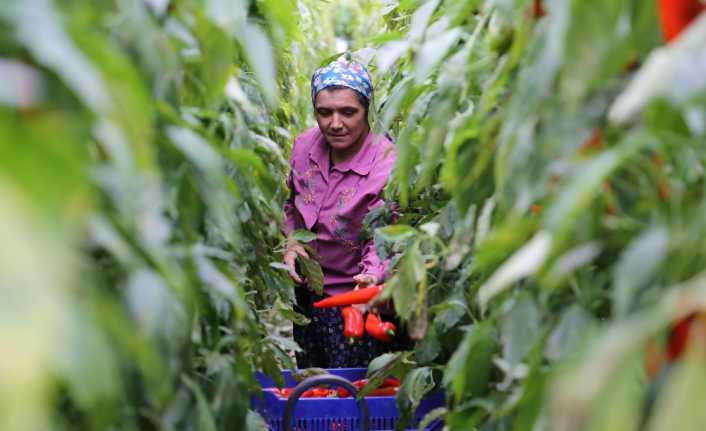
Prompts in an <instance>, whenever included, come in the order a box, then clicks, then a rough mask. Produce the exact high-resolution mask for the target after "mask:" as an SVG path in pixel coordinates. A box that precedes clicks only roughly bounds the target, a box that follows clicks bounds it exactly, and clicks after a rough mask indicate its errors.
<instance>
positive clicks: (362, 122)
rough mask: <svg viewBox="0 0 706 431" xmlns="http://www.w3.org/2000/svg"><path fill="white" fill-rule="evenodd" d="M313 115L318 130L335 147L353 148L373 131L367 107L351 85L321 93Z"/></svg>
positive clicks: (340, 148)
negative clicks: (360, 100)
mask: <svg viewBox="0 0 706 431" xmlns="http://www.w3.org/2000/svg"><path fill="white" fill-rule="evenodd" d="M314 114H315V115H316V122H317V123H319V129H321V132H322V133H323V134H324V136H325V137H326V141H327V142H328V144H329V145H330V146H331V147H332V148H333V149H334V150H338V151H346V150H348V149H351V148H354V147H355V145H356V144H357V143H359V142H360V141H362V140H363V139H365V137H366V136H367V135H368V131H369V130H370V127H369V126H368V118H367V115H366V114H367V113H366V111H365V107H363V105H361V104H360V102H359V101H358V97H357V96H356V93H355V91H354V90H351V89H349V88H345V89H325V90H322V91H321V92H319V94H318V95H317V96H316V100H315V102H314Z"/></svg>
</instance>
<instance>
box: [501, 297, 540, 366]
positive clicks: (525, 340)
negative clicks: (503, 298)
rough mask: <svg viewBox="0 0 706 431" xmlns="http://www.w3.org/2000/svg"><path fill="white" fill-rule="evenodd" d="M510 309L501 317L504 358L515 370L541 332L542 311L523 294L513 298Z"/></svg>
mask: <svg viewBox="0 0 706 431" xmlns="http://www.w3.org/2000/svg"><path fill="white" fill-rule="evenodd" d="M507 305H509V307H508V311H507V312H506V313H504V315H503V316H502V317H501V322H500V324H501V334H500V337H501V340H502V346H503V359H504V360H505V361H506V362H507V364H508V365H509V366H510V370H514V369H515V368H516V367H517V366H518V365H520V363H521V362H522V360H523V359H524V357H525V355H526V354H527V353H528V352H529V351H530V349H531V348H532V346H533V344H534V343H535V341H536V337H537V336H538V335H539V334H540V333H541V326H540V324H541V321H540V311H539V309H538V307H537V305H536V304H535V302H534V301H533V300H532V299H531V298H530V297H528V296H526V295H523V296H521V297H520V298H517V299H511V300H510V301H509V303H508V304H507Z"/></svg>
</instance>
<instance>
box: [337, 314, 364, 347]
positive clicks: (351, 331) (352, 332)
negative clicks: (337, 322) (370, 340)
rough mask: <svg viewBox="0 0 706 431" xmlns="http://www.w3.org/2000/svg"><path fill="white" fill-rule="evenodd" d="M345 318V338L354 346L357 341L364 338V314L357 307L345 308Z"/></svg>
mask: <svg viewBox="0 0 706 431" xmlns="http://www.w3.org/2000/svg"><path fill="white" fill-rule="evenodd" d="M341 315H342V316H343V336H344V337H346V339H348V342H349V343H351V344H353V343H354V342H355V340H356V339H360V338H363V334H364V331H365V324H364V318H363V312H362V311H360V310H359V309H357V308H355V307H351V306H348V307H345V308H343V309H342V310H341Z"/></svg>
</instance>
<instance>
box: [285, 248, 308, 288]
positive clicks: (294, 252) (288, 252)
mask: <svg viewBox="0 0 706 431" xmlns="http://www.w3.org/2000/svg"><path fill="white" fill-rule="evenodd" d="M297 256H303V257H306V258H308V257H309V253H307V252H306V250H305V249H304V246H303V245H301V243H300V242H299V241H297V240H296V239H294V238H287V247H286V248H285V249H284V264H285V265H287V267H288V268H289V275H290V276H291V277H292V279H293V280H294V281H295V282H297V283H299V284H302V283H304V280H302V278H301V276H300V275H299V274H297V270H296V266H295V263H296V261H297Z"/></svg>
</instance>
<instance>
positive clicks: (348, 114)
mask: <svg viewBox="0 0 706 431" xmlns="http://www.w3.org/2000/svg"><path fill="white" fill-rule="evenodd" d="M343 115H345V116H346V117H352V116H354V115H355V111H353V110H345V111H343Z"/></svg>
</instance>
